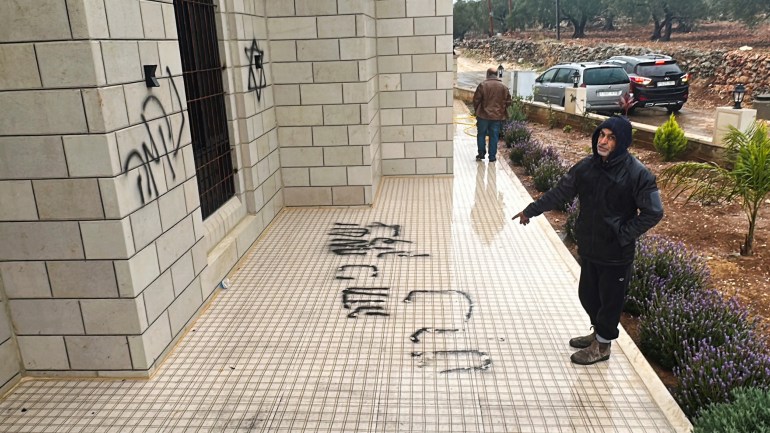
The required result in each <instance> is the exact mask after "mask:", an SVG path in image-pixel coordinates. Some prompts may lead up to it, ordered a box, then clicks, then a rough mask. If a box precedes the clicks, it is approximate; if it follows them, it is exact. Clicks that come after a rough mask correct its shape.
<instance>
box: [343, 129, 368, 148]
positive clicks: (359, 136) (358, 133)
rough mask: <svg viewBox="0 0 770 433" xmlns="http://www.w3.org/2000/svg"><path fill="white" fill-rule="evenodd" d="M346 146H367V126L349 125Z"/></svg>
mask: <svg viewBox="0 0 770 433" xmlns="http://www.w3.org/2000/svg"><path fill="white" fill-rule="evenodd" d="M348 144H353V145H359V146H361V145H369V144H371V140H370V139H369V125H350V126H348Z"/></svg>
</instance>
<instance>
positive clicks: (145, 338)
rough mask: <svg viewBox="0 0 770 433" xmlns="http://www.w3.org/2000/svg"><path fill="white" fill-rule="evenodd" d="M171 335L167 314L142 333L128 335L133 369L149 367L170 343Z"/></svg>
mask: <svg viewBox="0 0 770 433" xmlns="http://www.w3.org/2000/svg"><path fill="white" fill-rule="evenodd" d="M171 340H172V335H171V329H170V328H169V323H168V314H167V313H163V315H162V316H161V317H160V318H159V319H158V320H156V321H155V323H152V324H151V325H150V327H149V328H147V330H146V331H144V334H142V335H136V336H134V335H132V336H129V337H128V344H129V347H130V348H131V362H132V364H133V366H134V368H135V369H141V370H147V369H149V368H150V367H151V366H152V365H153V363H154V362H155V360H156V359H158V357H160V356H161V354H162V353H163V351H164V350H166V347H168V345H169V344H170V343H171Z"/></svg>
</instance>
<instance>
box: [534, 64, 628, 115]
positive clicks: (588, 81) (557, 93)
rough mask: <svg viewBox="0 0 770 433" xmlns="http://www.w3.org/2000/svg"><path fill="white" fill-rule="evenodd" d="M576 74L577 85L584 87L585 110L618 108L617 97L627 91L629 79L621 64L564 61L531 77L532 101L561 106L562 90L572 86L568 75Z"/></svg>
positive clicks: (562, 101)
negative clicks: (532, 84)
mask: <svg viewBox="0 0 770 433" xmlns="http://www.w3.org/2000/svg"><path fill="white" fill-rule="evenodd" d="M575 72H577V73H578V75H579V78H578V86H580V87H585V88H586V110H588V111H618V110H619V109H620V104H619V101H620V98H621V96H622V95H624V94H626V93H628V92H629V78H628V74H626V71H625V70H623V68H622V67H620V66H616V65H609V64H606V65H605V64H601V63H597V62H584V63H565V64H561V65H556V66H552V67H551V68H549V69H547V70H546V71H545V72H543V73H542V74H541V75H540V76H539V77H537V78H536V79H535V84H534V86H533V92H534V100H535V101H540V102H545V103H550V104H556V105H561V106H562V107H563V106H564V102H565V101H564V89H565V88H567V87H572V86H573V82H572V75H573V74H574V73H575Z"/></svg>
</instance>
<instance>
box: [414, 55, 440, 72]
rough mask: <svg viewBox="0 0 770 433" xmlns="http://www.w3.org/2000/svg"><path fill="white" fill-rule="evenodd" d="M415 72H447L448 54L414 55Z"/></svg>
mask: <svg viewBox="0 0 770 433" xmlns="http://www.w3.org/2000/svg"><path fill="white" fill-rule="evenodd" d="M412 62H413V64H414V72H445V71H447V66H446V55H444V54H421V55H416V56H412Z"/></svg>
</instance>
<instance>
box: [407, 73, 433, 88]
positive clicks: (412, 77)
mask: <svg viewBox="0 0 770 433" xmlns="http://www.w3.org/2000/svg"><path fill="white" fill-rule="evenodd" d="M435 88H436V73H434V72H420V73H414V74H402V75H401V89H402V90H431V89H435Z"/></svg>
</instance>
